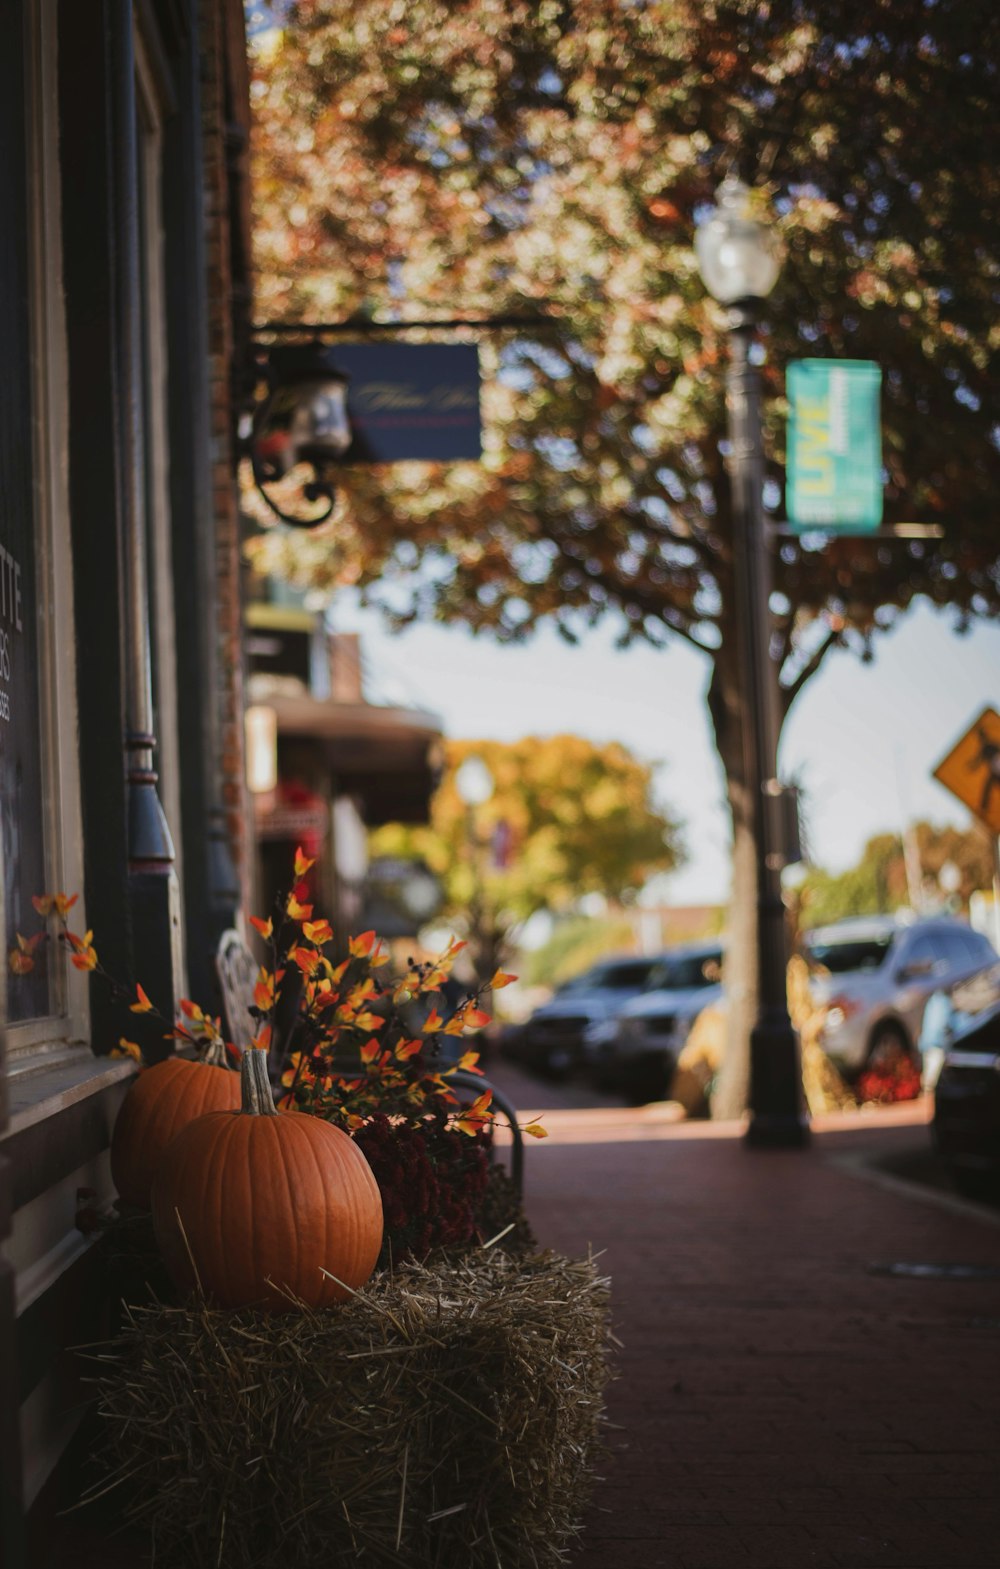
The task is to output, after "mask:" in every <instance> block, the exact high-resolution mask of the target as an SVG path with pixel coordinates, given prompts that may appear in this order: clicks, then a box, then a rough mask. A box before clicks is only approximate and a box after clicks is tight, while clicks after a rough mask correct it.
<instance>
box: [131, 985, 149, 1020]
mask: <svg viewBox="0 0 1000 1569" xmlns="http://www.w3.org/2000/svg"><path fill="white" fill-rule="evenodd" d="M135 995H136V1001H135V1002H130V1003H129V1005H128V1006H129V1012H130V1013H152V1012H153V1011H154V1010H153V1004H152V1003H151V1002H150V1000H149V998H148V997H147V996H146V993H145V992H144V991H143V989H142V987H141V986H140V985H139V984H138V983H136V988H135Z"/></svg>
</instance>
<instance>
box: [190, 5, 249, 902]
mask: <svg viewBox="0 0 1000 1569" xmlns="http://www.w3.org/2000/svg"><path fill="white" fill-rule="evenodd" d="M200 27H201V53H202V126H203V134H204V170H205V223H206V241H207V245H206V250H207V258H208V260H207V266H208V280H207V284H208V286H207V299H208V315H209V354H210V358H209V367H210V369H209V377H210V400H211V401H210V408H211V444H210V452H211V465H212V500H213V512H214V519H215V549H216V594H217V616H216V627H217V640H218V643H217V652H218V686H219V689H218V694H217V709H218V724H219V731H218V733H219V749H218V757H219V770H220V775H221V777H220V781H219V783H220V798H221V801H222V806H223V813H224V817H225V828H226V834H227V837H228V841H229V848H230V853H231V855H232V859H233V863H234V866H235V868H236V872H237V875H238V878H239V884H240V890H241V900H240V903H241V906H242V908H243V909H246V908H248V906H249V905H250V904H251V902H252V881H253V830H252V819H251V816H250V806H249V798H248V793H247V788H246V769H245V762H244V733H243V713H244V663H243V628H242V599H243V595H242V563H241V525H240V506H239V492H238V486H237V479H236V470H237V426H238V419H239V413H240V402H241V400H242V398H243V397H244V396H245V392H246V382H247V374H248V369H249V365H250V356H249V320H250V298H251V287H250V211H249V183H248V176H247V154H248V141H249V84H248V74H247V59H246V43H245V36H244V24H243V11H242V6H241V5H240V4H239V3H238V0H226V3H225V4H222V5H219V4H210V5H203V6H202V7H201V20H200Z"/></svg>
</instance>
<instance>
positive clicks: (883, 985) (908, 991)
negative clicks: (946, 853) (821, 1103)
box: [806, 916, 996, 1078]
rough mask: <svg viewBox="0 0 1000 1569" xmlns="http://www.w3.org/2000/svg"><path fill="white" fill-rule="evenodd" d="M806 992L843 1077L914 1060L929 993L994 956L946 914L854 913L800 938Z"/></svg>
mask: <svg viewBox="0 0 1000 1569" xmlns="http://www.w3.org/2000/svg"><path fill="white" fill-rule="evenodd" d="M806 951H807V954H808V957H809V960H810V962H811V963H812V964H816V965H821V966H822V967H823V969H824V970H826V971H828V972H829V973H828V974H827V975H818V976H816V977H814V980H813V983H812V990H813V994H814V996H815V997H816V999H817V1001H819V1002H822V1003H826V1005H827V1015H826V1020H825V1022H824V1025H823V1030H822V1034H821V1037H820V1045H821V1046H822V1047H823V1050H824V1051H825V1052H826V1054H827V1056H828V1057H830V1059H831V1060H832V1061H833V1063H834V1064H835V1065H836V1067H837V1068H839V1069H840V1071H841V1072H842V1073H843V1074H845V1076H847V1077H850V1078H853V1077H856V1076H857V1075H858V1074H859V1073H861V1072H862V1071H863V1070H864V1069H866V1068H872V1069H876V1070H890V1069H892V1068H893V1066H895V1065H897V1064H899V1063H900V1062H901V1060H902V1059H904V1058H909V1059H910V1060H911V1061H913V1060H915V1058H916V1043H917V1040H918V1038H919V1036H920V1028H921V1023H922V1021H923V1016H924V1010H925V1008H926V1006H927V1002H928V999H929V998H930V997H931V995H932V993H934V992H936V991H939V990H941V989H942V988H946V987H949V986H954V985H955V984H956V983H957V982H959V981H962V980H964V979H966V978H967V977H968V976H970V975H972V974H973V973H974V972H975V971H977V970H980V969H982V968H983V967H984V966H985V965H988V964H990V963H992V962H994V961H995V960H996V954H995V952H994V950H993V947H992V945H991V944H990V942H989V941H988V940H987V939H986V938H985V937H983V936H982V935H981V934H980V933H979V932H974V931H973V930H972V928H971V927H969V926H966V925H965V923H964V922H963V921H958V920H954V919H952V918H950V917H948V916H931V917H927V918H925V919H920V920H917V919H913V918H911V919H910V920H908V921H907V920H906V919H905V918H900V917H893V916H871V917H861V918H858V919H855V920H847V921H838V922H837V923H836V924H835V925H833V926H822V927H817V928H816V930H814V931H812V932H810V933H809V934H808V937H807V939H806Z"/></svg>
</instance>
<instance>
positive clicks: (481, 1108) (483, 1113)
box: [455, 1090, 493, 1138]
mask: <svg viewBox="0 0 1000 1569" xmlns="http://www.w3.org/2000/svg"><path fill="white" fill-rule="evenodd" d="M492 1100H493V1091H492V1090H484V1091H483V1093H482V1094H481V1095H477V1097H476V1099H475V1100H474V1101H473V1102H472V1105H471V1106H469V1107H468V1109H467V1110H466V1111H464V1112H463V1113H462V1115H461V1116H460V1117H458V1118H457V1119H456V1122H455V1126H456V1128H458V1130H459V1132H460V1133H467V1134H468V1135H469V1137H470V1138H475V1136H476V1134H477V1133H482V1132H483V1130H484V1129H485V1128H487V1127H489V1125H490V1123H491V1122H492V1120H493V1113H492V1111H491V1110H490V1104H491V1102H492Z"/></svg>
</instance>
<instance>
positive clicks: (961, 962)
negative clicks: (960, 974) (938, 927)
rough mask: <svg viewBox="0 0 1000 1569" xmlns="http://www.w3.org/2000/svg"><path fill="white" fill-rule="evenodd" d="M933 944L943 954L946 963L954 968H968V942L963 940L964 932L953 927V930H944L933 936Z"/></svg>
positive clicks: (969, 956)
mask: <svg viewBox="0 0 1000 1569" xmlns="http://www.w3.org/2000/svg"><path fill="white" fill-rule="evenodd" d="M934 942H935V946H936V947H937V949H938V951H939V952H940V953H943V954H944V957H945V958H946V959H947V961H948V963H949V964H950V965H952V966H953V967H954V968H955V969H956V970H961V969H968V967H969V962H970V958H971V955H970V952H969V944H967V943H966V941H965V933H964V932H963V931H961V930H960V929H959V927H957V926H956V927H955V928H954V930H951V931H949V930H947V929H946V930H944V931H942V932H941V933H940V934H939V935H937V936H935V939H934Z"/></svg>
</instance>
